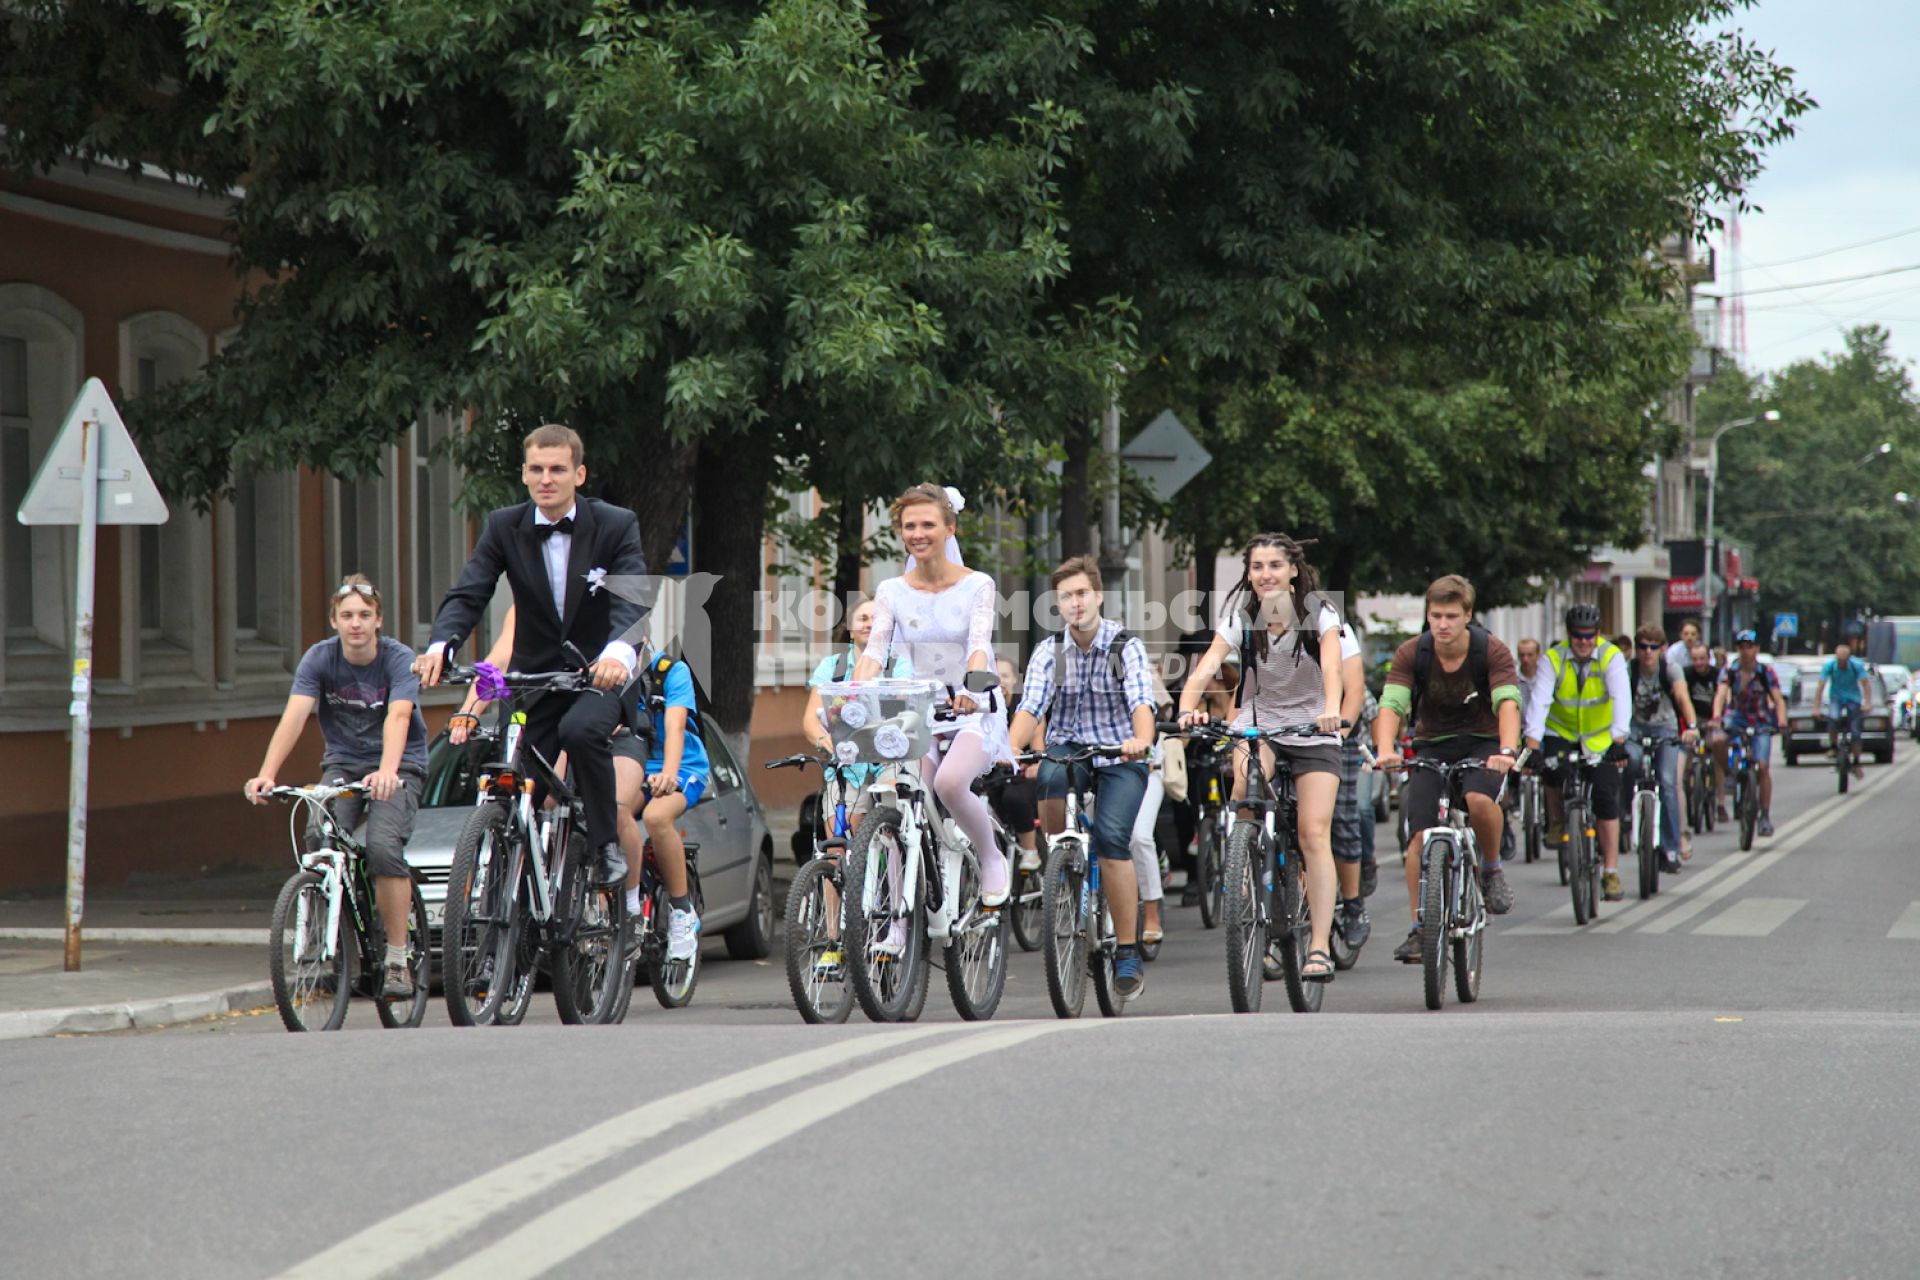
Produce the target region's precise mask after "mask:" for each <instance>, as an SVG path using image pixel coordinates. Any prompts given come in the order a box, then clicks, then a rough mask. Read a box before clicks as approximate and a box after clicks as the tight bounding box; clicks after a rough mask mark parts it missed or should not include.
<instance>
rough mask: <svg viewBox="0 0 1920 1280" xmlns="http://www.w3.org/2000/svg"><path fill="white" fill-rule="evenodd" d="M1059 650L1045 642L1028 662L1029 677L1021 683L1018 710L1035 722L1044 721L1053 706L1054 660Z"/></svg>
mask: <svg viewBox="0 0 1920 1280" xmlns="http://www.w3.org/2000/svg"><path fill="white" fill-rule="evenodd" d="M1059 648H1060V646H1059V645H1057V644H1055V643H1053V642H1051V641H1045V640H1043V641H1041V642H1040V644H1039V645H1038V647H1036V648H1035V649H1034V651H1033V657H1032V658H1030V659H1028V661H1027V677H1026V679H1025V680H1024V681H1022V682H1021V685H1020V705H1019V707H1017V708H1016V710H1019V711H1024V712H1026V713H1027V714H1028V715H1030V716H1032V717H1033V718H1034V719H1035V720H1044V719H1045V718H1046V715H1047V710H1048V709H1049V708H1050V707H1052V706H1053V660H1054V654H1055V653H1057V652H1058V651H1059Z"/></svg>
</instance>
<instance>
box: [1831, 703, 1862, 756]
mask: <svg viewBox="0 0 1920 1280" xmlns="http://www.w3.org/2000/svg"><path fill="white" fill-rule="evenodd" d="M1865 714H1866V708H1865V707H1863V706H1861V704H1859V703H1858V702H1840V701H1835V702H1834V703H1832V704H1831V705H1830V706H1828V708H1827V719H1828V721H1829V722H1830V724H1831V725H1832V727H1834V728H1836V729H1837V728H1840V727H1841V726H1845V731H1846V735H1847V737H1849V738H1851V739H1852V740H1853V754H1854V757H1855V758H1856V759H1858V758H1859V755H1860V718H1861V717H1862V716H1863V715H1865Z"/></svg>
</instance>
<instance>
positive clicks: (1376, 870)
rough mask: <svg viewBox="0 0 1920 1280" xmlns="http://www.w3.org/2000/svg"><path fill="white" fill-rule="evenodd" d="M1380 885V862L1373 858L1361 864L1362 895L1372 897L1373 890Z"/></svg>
mask: <svg viewBox="0 0 1920 1280" xmlns="http://www.w3.org/2000/svg"><path fill="white" fill-rule="evenodd" d="M1379 887H1380V864H1379V863H1378V862H1375V861H1374V860H1373V859H1372V858H1368V859H1366V860H1365V861H1364V862H1362V863H1361V864H1360V896H1361V897H1362V898H1371V897H1372V896H1373V891H1374V890H1375V889H1378V888H1379Z"/></svg>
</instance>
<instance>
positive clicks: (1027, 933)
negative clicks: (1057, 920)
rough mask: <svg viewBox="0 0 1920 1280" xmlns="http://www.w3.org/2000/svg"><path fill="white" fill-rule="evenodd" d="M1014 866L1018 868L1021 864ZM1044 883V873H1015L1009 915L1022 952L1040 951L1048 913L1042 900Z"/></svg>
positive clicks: (1008, 905) (1008, 907)
mask: <svg viewBox="0 0 1920 1280" xmlns="http://www.w3.org/2000/svg"><path fill="white" fill-rule="evenodd" d="M1014 865H1015V866H1016V867H1017V866H1018V865H1019V863H1018V862H1016V863H1015V864H1014ZM1044 882H1045V874H1044V872H1043V871H1015V872H1014V876H1013V900H1012V901H1011V902H1009V903H1007V914H1008V915H1009V916H1011V917H1012V918H1013V938H1014V941H1015V942H1018V943H1019V944H1020V949H1021V950H1022V951H1038V950H1039V949H1040V937H1041V934H1042V932H1043V931H1044V930H1045V929H1046V912H1045V909H1044V904H1043V902H1042V900H1041V899H1042V897H1043V896H1044V893H1043V885H1044Z"/></svg>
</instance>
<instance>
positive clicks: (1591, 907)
mask: <svg viewBox="0 0 1920 1280" xmlns="http://www.w3.org/2000/svg"><path fill="white" fill-rule="evenodd" d="M1602 763H1603V762H1602V758H1601V757H1600V756H1599V755H1597V754H1596V753H1594V752H1591V751H1583V750H1577V749H1576V750H1572V751H1568V752H1567V753H1565V754H1564V755H1563V756H1562V757H1561V765H1562V767H1563V768H1564V769H1565V770H1566V776H1565V777H1564V778H1563V779H1562V780H1561V783H1560V798H1561V811H1562V813H1563V814H1564V815H1565V817H1564V821H1565V823H1566V826H1565V828H1564V829H1563V830H1562V831H1561V833H1560V844H1561V849H1560V861H1561V867H1562V868H1563V875H1564V877H1565V879H1564V880H1563V883H1564V884H1566V885H1567V886H1568V887H1569V888H1570V889H1571V890H1572V894H1573V922H1574V923H1575V924H1576V925H1584V924H1586V923H1588V922H1589V921H1591V920H1594V919H1595V918H1597V916H1598V915H1599V912H1598V909H1597V908H1598V904H1599V901H1600V856H1599V849H1598V847H1597V846H1596V845H1595V843H1594V842H1595V840H1596V839H1597V837H1598V831H1597V829H1596V827H1595V825H1594V818H1593V771H1594V770H1595V769H1598V768H1600V767H1601V765H1602Z"/></svg>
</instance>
